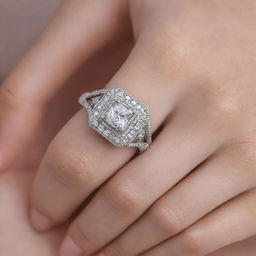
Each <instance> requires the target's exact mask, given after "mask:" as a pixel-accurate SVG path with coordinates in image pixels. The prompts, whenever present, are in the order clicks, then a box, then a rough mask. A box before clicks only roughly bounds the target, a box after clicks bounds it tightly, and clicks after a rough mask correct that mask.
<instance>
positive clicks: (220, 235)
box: [143, 191, 256, 256]
mask: <svg viewBox="0 0 256 256" xmlns="http://www.w3.org/2000/svg"><path fill="white" fill-rule="evenodd" d="M255 206H256V196H255V191H250V192H246V193H244V194H242V195H240V196H238V197H237V198H235V199H233V200H231V201H229V202H228V203H226V204H224V205H223V206H221V207H220V208H219V209H216V210H215V211H213V212H212V213H210V214H209V215H207V216H206V217H205V218H203V219H202V220H200V221H199V222H197V223H196V224H194V225H192V226H191V227H190V228H188V229H187V230H186V231H184V232H183V233H181V234H180V235H178V236H176V237H174V238H172V239H170V240H168V241H166V242H165V243H163V244H161V245H159V246H158V247H156V248H155V249H153V250H152V251H150V252H149V253H145V254H143V255H145V256H154V255H156V256H165V255H167V254H168V252H172V255H173V256H180V255H182V256H183V255H184V256H192V255H193V256H194V255H195V256H197V255H198V256H200V255H207V254H209V253H211V252H213V251H216V250H217V249H219V248H222V247H224V246H227V245H230V244H232V243H235V242H238V241H241V240H245V239H247V238H249V237H251V236H253V235H255V232H256V224H255V214H256V211H255V209H256V207H255Z"/></svg>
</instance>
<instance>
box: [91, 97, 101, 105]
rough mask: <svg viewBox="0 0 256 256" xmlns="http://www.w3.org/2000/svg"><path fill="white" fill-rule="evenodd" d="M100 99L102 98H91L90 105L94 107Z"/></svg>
mask: <svg viewBox="0 0 256 256" xmlns="http://www.w3.org/2000/svg"><path fill="white" fill-rule="evenodd" d="M101 97H102V96H96V97H93V98H92V105H96V104H97V103H98V102H99V101H100V99H101Z"/></svg>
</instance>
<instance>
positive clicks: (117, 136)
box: [79, 88, 151, 152]
mask: <svg viewBox="0 0 256 256" xmlns="http://www.w3.org/2000/svg"><path fill="white" fill-rule="evenodd" d="M79 102H80V104H81V105H83V106H84V107H85V109H86V110H87V111H88V114H89V118H88V123H89V126H90V127H91V128H92V129H94V130H95V131H97V132H98V133H100V134H101V135H102V136H104V137H105V138H106V139H107V140H109V141H110V142H111V143H113V144H114V145H116V146H119V147H123V146H128V147H137V148H138V149H139V150H140V151H141V152H142V151H145V150H146V149H147V148H148V146H149V145H150V144H151V129H150V118H149V111H148V109H147V107H145V106H144V105H143V104H141V103H140V102H138V101H137V100H136V99H134V98H133V97H132V96H131V95H129V94H128V93H126V92H125V91H124V90H123V89H121V88H115V89H103V90H97V91H93V92H89V93H85V94H83V95H82V96H81V97H80V99H79Z"/></svg>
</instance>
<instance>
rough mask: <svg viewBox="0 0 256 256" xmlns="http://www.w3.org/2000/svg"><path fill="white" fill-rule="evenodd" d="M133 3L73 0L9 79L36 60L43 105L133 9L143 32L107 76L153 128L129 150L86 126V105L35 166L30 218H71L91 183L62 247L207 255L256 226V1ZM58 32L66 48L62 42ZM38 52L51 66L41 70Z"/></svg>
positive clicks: (39, 223) (43, 224) (44, 223)
mask: <svg viewBox="0 0 256 256" xmlns="http://www.w3.org/2000/svg"><path fill="white" fill-rule="evenodd" d="M129 5H130V6H129V7H130V8H129V10H130V13H129V12H128V8H127V6H126V4H125V2H123V1H117V0H113V1H111V3H110V1H108V2H107V3H106V4H105V3H104V2H100V4H99V2H96V1H87V2H86V3H85V2H84V1H81V2H80V1H69V2H68V3H67V4H66V5H65V6H64V8H63V10H62V11H61V12H60V14H59V16H58V17H57V18H56V20H55V21H54V22H53V24H52V25H51V26H50V28H48V30H47V31H46V33H45V34H44V36H43V37H42V39H41V41H39V44H38V45H37V47H36V48H35V49H34V50H32V52H31V53H30V55H28V57H27V58H26V59H25V61H24V62H23V64H21V66H20V68H18V69H17V70H18V71H16V74H15V73H14V74H13V76H11V78H10V79H9V80H7V82H6V85H5V88H8V90H10V89H11V90H12V91H14V89H15V88H16V87H17V86H16V85H17V82H16V83H15V81H17V80H15V79H14V78H15V77H16V78H17V77H19V74H21V75H22V74H26V73H28V71H30V72H29V73H31V74H33V75H32V79H31V78H29V80H28V82H27V81H26V80H25V82H26V83H24V81H23V84H26V87H25V88H31V83H32V82H33V78H36V79H38V81H40V83H41V84H38V86H37V87H36V89H35V91H33V90H32V92H31V91H30V93H29V94H28V95H29V97H28V98H31V97H32V98H33V99H35V97H37V98H36V99H37V100H40V103H41V104H42V105H43V103H44V101H45V99H48V98H49V97H50V96H51V95H52V93H55V92H56V91H57V90H59V89H60V84H61V83H62V81H63V80H65V79H66V78H67V76H69V75H70V73H71V71H72V70H74V68H75V67H77V66H78V65H79V64H80V63H81V60H83V59H84V58H87V57H88V55H89V53H91V52H94V51H95V49H96V48H97V49H98V48H100V47H102V46H103V45H105V44H106V42H107V41H108V40H110V38H112V37H113V35H114V34H116V31H119V30H120V29H121V28H123V29H122V31H124V32H126V31H127V18H126V17H127V16H128V14H129V15H130V16H131V19H132V23H133V32H134V35H135V38H136V40H135V41H136V43H135V46H134V48H133V50H132V52H131V54H130V56H129V57H128V59H127V60H126V62H125V64H124V65H123V66H122V68H121V69H120V70H119V71H118V72H117V73H116V75H115V76H114V77H113V78H112V79H111V81H110V82H109V83H108V84H107V88H113V87H122V88H124V89H125V90H126V91H128V92H130V93H131V94H132V95H134V96H135V97H136V98H138V99H139V100H140V101H141V102H143V103H145V104H146V105H147V106H149V108H150V110H151V116H152V120H151V121H152V130H153V131H154V132H156V133H157V136H156V138H155V139H154V142H153V144H152V146H151V147H150V148H149V150H148V151H147V152H146V153H144V154H142V155H140V156H138V157H136V158H133V155H134V151H133V150H131V149H119V148H116V147H114V146H112V145H111V144H109V143H107V142H106V141H105V140H104V139H103V138H101V137H100V136H99V135H98V134H96V133H94V132H93V131H91V130H90V129H89V128H88V127H86V126H85V123H86V115H85V112H84V110H81V111H79V113H78V114H76V115H75V116H74V117H73V118H72V119H71V120H70V122H69V123H68V124H67V125H65V126H64V127H63V129H62V131H61V132H60V133H59V134H58V135H57V137H56V138H55V139H54V141H53V142H52V144H51V145H50V147H49V148H48V150H47V153H46V155H45V156H44V160H43V162H42V164H41V166H40V169H39V173H38V175H37V177H36V180H35V183H34V189H33V192H32V201H33V207H34V209H33V210H32V222H33V224H34V226H35V227H36V228H37V229H38V230H41V231H44V230H47V229H49V228H51V227H53V226H55V225H58V224H61V223H64V222H65V221H67V220H68V219H69V218H70V217H71V216H72V215H73V213H75V212H76V210H77V209H79V208H80V206H81V204H82V203H83V202H85V200H86V198H88V197H89V196H90V195H93V197H92V199H91V200H87V201H86V203H87V204H86V207H84V209H82V210H81V212H80V213H79V215H78V217H77V218H75V219H74V221H73V222H72V224H71V226H70V228H69V231H68V236H67V238H66V239H65V242H64V243H63V246H62V255H63V256H64V255H65V256H66V255H67V256H69V255H70V256H75V255H78V254H81V253H82V252H83V253H84V254H85V255H89V254H92V253H99V254H98V255H100V253H101V255H138V254H141V253H143V252H144V254H143V255H146V256H154V255H157V256H161V255H167V254H169V252H171V253H172V255H174V256H175V255H184V256H186V255H189V256H190V255H206V254H208V253H211V252H213V251H215V250H217V249H219V248H221V247H223V246H226V245H229V244H231V243H234V242H236V241H240V240H243V239H246V238H248V237H250V236H253V235H255V234H256V227H255V225H254V216H255V202H256V201H255V200H256V197H255V183H256V182H255V177H256V172H255V170H254V166H255V160H254V156H255V146H254V145H255V135H254V134H255V132H254V130H255V121H254V116H255V115H254V114H255V106H254V102H255V98H256V95H255V89H254V87H255V86H254V80H255V79H254V77H255V74H254V73H255V72H254V69H255V61H254V60H255V57H256V49H255V44H254V42H255V39H256V36H255V33H254V23H255V18H254V11H255V8H256V4H255V3H254V2H253V1H249V0H248V1H243V2H241V1H238V0H237V1H231V0H230V1H227V2H225V3H223V2H221V1H217V0H212V1H208V2H201V1H199V2H195V1H192V0H190V1H189V0H186V1H185V0H182V1H181V0H179V1H175V0H173V1H164V0H163V1H162V2H161V4H159V2H156V1H140V2H139V1H130V2H129ZM73 15H75V19H72V20H71V18H73ZM96 19H97V23H95V21H96ZM62 23H65V24H62ZM81 24H85V26H86V27H87V29H85V28H84V27H83V29H80V28H81V27H80V26H79V25H81ZM92 24H94V27H93V29H91V27H90V26H91V25H92ZM95 24H96V25H95ZM81 30H82V31H81ZM71 32H72V36H70V38H71V40H70V41H68V42H66V41H65V43H63V42H64V39H65V38H66V37H65V35H66V33H71ZM88 38H89V39H88ZM85 42H89V44H86V49H85ZM92 42H93V43H92ZM95 42H97V43H95ZM98 42H100V43H98ZM61 43H63V45H64V46H65V51H61V52H58V51H56V46H59V45H60V44H61ZM81 52H82V53H83V54H81ZM79 53H80V54H79ZM42 55H43V56H42ZM67 59H68V60H69V62H68V63H66V62H65V60H67ZM55 61H56V62H57V64H59V65H56V63H55ZM41 63H47V64H49V65H48V67H51V68H49V69H48V70H47V72H45V71H44V72H43V71H41V68H40V67H41ZM52 64H54V65H52ZM53 66H54V68H53V69H52V67H53ZM60 71H63V72H60ZM38 72H39V74H38ZM53 73H54V74H55V76H54V77H53V75H52V74H53ZM17 74H18V75H17ZM21 77H23V76H21ZM53 78H54V79H53ZM23 79H24V78H23ZM42 81H43V82H42ZM33 83H34V82H33ZM29 84H30V86H29V87H28V85H29ZM40 85H41V86H40ZM43 85H47V88H45V87H43ZM48 86H49V87H48ZM21 88H22V87H21ZM42 88H43V89H44V90H43V89H42ZM49 88H51V90H50V89H49ZM24 92H26V90H24V88H22V93H24ZM39 92H41V93H39ZM160 128H161V129H160ZM99 159H100V161H99ZM110 159H111V161H110ZM110 177H111V178H110ZM109 178H110V179H109ZM99 186H101V188H100V189H99V190H98V191H97V192H96V194H95V195H94V194H92V193H93V192H94V191H95V189H97V188H98V187H99ZM195 206H196V207H195ZM220 224H221V225H220ZM79 248H81V249H82V251H81V250H80V249H79ZM71 250H72V251H71Z"/></svg>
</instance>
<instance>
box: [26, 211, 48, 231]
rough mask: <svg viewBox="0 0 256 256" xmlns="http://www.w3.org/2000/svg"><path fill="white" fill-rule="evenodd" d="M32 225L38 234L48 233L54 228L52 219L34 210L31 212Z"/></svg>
mask: <svg viewBox="0 0 256 256" xmlns="http://www.w3.org/2000/svg"><path fill="white" fill-rule="evenodd" d="M31 224H32V226H33V227H34V228H35V230H36V231H38V232H46V231H48V230H49V229H51V227H52V223H51V221H50V219H49V218H47V217H46V216H44V215H43V214H42V213H40V212H39V211H37V210H36V209H34V208H33V209H32V210H31Z"/></svg>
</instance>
